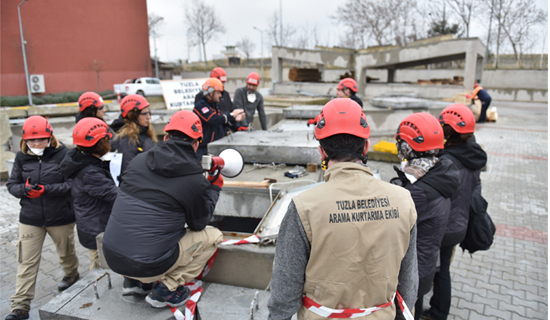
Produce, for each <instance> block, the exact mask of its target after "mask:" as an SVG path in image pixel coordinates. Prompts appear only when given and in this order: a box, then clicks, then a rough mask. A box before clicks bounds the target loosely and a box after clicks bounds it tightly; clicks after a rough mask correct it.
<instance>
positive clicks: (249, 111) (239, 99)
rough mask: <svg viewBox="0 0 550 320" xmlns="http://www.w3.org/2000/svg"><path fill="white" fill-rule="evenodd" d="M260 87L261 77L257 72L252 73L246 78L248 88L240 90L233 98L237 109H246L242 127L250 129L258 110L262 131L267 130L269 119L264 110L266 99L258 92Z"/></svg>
mask: <svg viewBox="0 0 550 320" xmlns="http://www.w3.org/2000/svg"><path fill="white" fill-rule="evenodd" d="M259 85H260V76H259V75H258V74H257V73H256V72H251V73H250V74H249V75H248V77H246V87H242V88H238V89H237V90H236V91H235V96H234V97H233V104H234V105H235V108H238V109H244V112H246V119H245V121H243V123H241V127H243V126H244V127H247V126H248V127H250V125H252V122H253V121H254V114H255V113H256V110H258V118H260V124H261V126H262V130H267V118H266V116H265V110H264V97H263V96H262V94H261V93H259V92H258V91H256V89H257V88H258V86H259Z"/></svg>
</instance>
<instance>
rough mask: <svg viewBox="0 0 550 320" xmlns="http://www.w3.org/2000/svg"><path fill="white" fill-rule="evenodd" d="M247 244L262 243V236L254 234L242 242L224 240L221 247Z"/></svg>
mask: <svg viewBox="0 0 550 320" xmlns="http://www.w3.org/2000/svg"><path fill="white" fill-rule="evenodd" d="M247 243H260V236H258V235H257V234H253V235H251V236H250V237H248V238H245V239H242V240H234V239H231V240H229V239H228V240H223V242H222V244H221V245H222V246H227V245H231V244H247Z"/></svg>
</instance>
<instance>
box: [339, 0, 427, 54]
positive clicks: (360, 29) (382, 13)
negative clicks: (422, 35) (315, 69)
mask: <svg viewBox="0 0 550 320" xmlns="http://www.w3.org/2000/svg"><path fill="white" fill-rule="evenodd" d="M415 8H416V0H385V1H379V0H347V1H346V2H345V3H344V4H343V5H342V6H341V7H338V10H337V11H336V15H335V16H333V17H332V18H333V19H334V20H335V21H336V22H338V23H340V24H342V25H344V26H346V27H347V29H348V32H347V34H346V35H344V39H341V43H342V42H343V43H349V42H351V41H355V42H356V43H357V44H356V45H355V47H358V48H366V47H367V46H369V45H371V44H374V45H378V46H382V45H387V44H391V43H396V44H400V45H404V44H406V42H407V39H408V38H409V35H410V34H411V29H413V23H412V22H413V21H414V20H415V19H414V18H413V14H414V12H415V10H414V9H415Z"/></svg>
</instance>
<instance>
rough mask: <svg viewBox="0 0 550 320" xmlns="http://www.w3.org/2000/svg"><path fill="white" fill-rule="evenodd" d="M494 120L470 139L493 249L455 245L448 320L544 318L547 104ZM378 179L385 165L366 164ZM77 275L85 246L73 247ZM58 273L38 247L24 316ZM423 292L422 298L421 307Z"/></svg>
mask: <svg viewBox="0 0 550 320" xmlns="http://www.w3.org/2000/svg"><path fill="white" fill-rule="evenodd" d="M492 106H496V107H497V108H498V114H499V119H498V122H496V123H485V124H479V125H477V127H476V138H477V141H478V142H479V143H480V144H481V145H482V146H483V148H484V149H485V151H486V152H487V154H488V164H487V171H485V172H482V174H481V179H482V184H483V196H484V197H485V198H486V199H487V201H488V202H489V209H488V211H489V213H490V215H491V217H492V219H493V221H494V222H495V224H496V225H497V233H496V236H495V241H494V243H493V246H492V247H491V249H490V250H488V251H478V252H476V253H475V254H473V255H472V256H470V254H468V253H463V252H462V250H461V249H460V248H458V249H457V250H456V252H455V256H454V261H453V263H452V267H451V273H452V281H453V299H452V307H451V315H450V316H449V319H464V320H466V319H504V320H509V319H512V320H519V319H548V105H547V104H536V103H517V102H498V101H494V102H493V104H492ZM369 166H370V167H371V168H373V169H378V170H379V172H380V175H381V177H382V179H383V180H385V181H388V180H389V179H390V178H392V177H394V176H395V174H394V172H393V170H392V167H393V164H388V163H382V162H374V161H372V162H369ZM0 208H1V210H0V244H1V248H2V249H1V251H0V275H1V277H0V296H1V300H0V315H2V318H1V319H3V318H4V317H5V316H6V315H7V314H8V313H9V312H10V310H9V297H10V296H11V295H12V294H13V291H14V288H15V275H16V270H17V262H16V259H15V246H14V244H15V241H16V240H17V228H18V215H19V209H20V207H19V203H18V200H17V199H15V198H14V197H12V196H11V195H10V194H9V193H8V191H7V189H6V187H5V186H1V187H0ZM77 251H78V257H79V259H80V267H79V271H80V274H81V276H85V275H86V274H87V273H88V266H89V257H88V251H87V250H86V249H85V248H83V247H82V246H80V244H77ZM62 277H63V274H62V271H61V268H60V267H59V264H58V261H57V254H56V252H55V247H54V245H53V243H52V241H51V239H50V238H49V237H47V238H46V242H45V244H44V249H43V255H42V262H41V266H40V271H39V274H38V279H37V287H36V297H35V300H33V302H32V305H31V308H32V310H31V319H38V309H39V307H40V306H42V305H44V304H45V303H46V302H48V301H49V300H50V299H51V298H53V297H54V296H55V295H56V294H57V283H58V282H59V281H61V278H62ZM430 295H431V294H428V295H426V300H425V302H424V305H425V306H428V305H429V304H428V299H429V296H430Z"/></svg>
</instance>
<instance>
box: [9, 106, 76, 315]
mask: <svg viewBox="0 0 550 320" xmlns="http://www.w3.org/2000/svg"><path fill="white" fill-rule="evenodd" d="M21 134H22V138H23V139H21V143H20V148H21V151H19V152H17V154H16V156H15V161H14V163H13V169H12V172H11V174H10V177H9V179H8V182H7V184H6V186H7V188H8V191H9V193H11V194H12V195H13V196H14V197H16V198H19V199H21V201H20V202H19V203H20V205H21V212H20V214H19V241H18V242H17V248H18V249H17V250H18V257H19V258H18V262H19V265H18V267H17V278H16V285H15V287H16V289H15V294H14V295H13V296H11V298H10V300H11V305H10V310H11V313H10V314H9V315H8V316H7V317H6V319H9V320H17V319H28V318H29V310H30V307H31V301H32V299H34V291H35V286H36V275H37V274H38V268H39V265H40V257H41V253H42V246H43V244H44V239H45V237H46V234H49V235H50V237H51V238H52V240H53V242H54V244H55V248H56V250H57V254H58V256H59V263H60V264H61V267H62V268H63V273H64V274H65V276H64V277H63V280H62V281H61V283H59V285H58V289H59V290H60V291H63V290H65V289H67V288H68V287H70V286H71V285H72V284H73V283H75V282H76V281H77V280H78V278H79V274H78V258H77V256H76V253H75V252H76V251H75V246H74V225H75V217H74V210H73V206H72V198H71V183H70V181H68V180H67V179H65V178H64V177H63V175H62V174H61V173H60V172H59V165H60V163H61V161H62V160H63V157H64V156H65V154H66V153H67V151H68V149H67V148H65V146H64V145H63V144H61V143H60V142H59V141H58V140H57V139H56V137H55V135H54V134H53V128H52V126H51V125H50V124H49V123H48V120H46V119H45V118H44V117H42V116H31V117H29V118H27V120H25V123H24V124H23V130H22V131H21Z"/></svg>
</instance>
